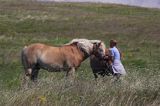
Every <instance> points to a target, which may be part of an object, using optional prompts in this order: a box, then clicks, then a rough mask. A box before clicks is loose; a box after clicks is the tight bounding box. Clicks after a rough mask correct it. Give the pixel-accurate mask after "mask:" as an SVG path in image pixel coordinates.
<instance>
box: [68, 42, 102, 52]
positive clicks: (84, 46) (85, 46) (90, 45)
mask: <svg viewBox="0 0 160 106" xmlns="http://www.w3.org/2000/svg"><path fill="white" fill-rule="evenodd" d="M75 42H78V44H77V45H78V47H79V48H81V49H83V50H85V52H86V53H88V54H90V52H91V50H92V49H93V44H94V43H101V47H102V48H103V50H104V51H105V44H104V43H103V42H102V41H101V40H88V39H73V40H72V41H70V42H69V43H67V44H66V45H70V44H72V43H75Z"/></svg>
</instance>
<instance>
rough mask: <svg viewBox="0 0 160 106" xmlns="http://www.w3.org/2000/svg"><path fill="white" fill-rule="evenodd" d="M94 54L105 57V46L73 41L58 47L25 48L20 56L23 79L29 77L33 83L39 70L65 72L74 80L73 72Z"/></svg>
mask: <svg viewBox="0 0 160 106" xmlns="http://www.w3.org/2000/svg"><path fill="white" fill-rule="evenodd" d="M94 54H96V55H98V56H99V57H103V56H104V55H105V45H104V43H103V42H102V41H100V40H87V39H73V40H72V41H71V42H69V43H68V44H65V45H63V46H59V47H55V46H48V45H45V44H41V43H36V44H31V45H29V46H25V47H24V48H23V50H22V55H21V59H22V64H23V66H24V70H25V79H26V78H27V79H28V77H29V78H30V79H31V80H32V81H35V80H36V79H37V76H38V72H39V70H40V69H41V68H42V69H45V70H48V71H49V72H60V71H66V76H71V78H72V79H74V74H75V70H76V69H77V68H78V67H79V66H80V64H81V62H83V61H84V60H85V59H87V58H88V57H89V56H91V55H94Z"/></svg>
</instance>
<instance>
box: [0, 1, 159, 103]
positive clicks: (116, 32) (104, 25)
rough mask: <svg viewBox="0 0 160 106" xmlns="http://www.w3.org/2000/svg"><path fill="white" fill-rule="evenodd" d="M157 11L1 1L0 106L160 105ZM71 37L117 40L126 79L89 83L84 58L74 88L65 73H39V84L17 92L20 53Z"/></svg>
mask: <svg viewBox="0 0 160 106" xmlns="http://www.w3.org/2000/svg"><path fill="white" fill-rule="evenodd" d="M159 28H160V10H158V9H147V8H138V7H129V6H123V5H107V4H99V3H38V2H33V1H32V2H29V1H24V0H20V1H19V0H1V1H0V93H1V97H0V105H2V106H4V105H7V106H17V105H19V106H20V105H24V106H28V105H32V106H34V105H50V106H51V105H52V106H77V105H82V106H99V105H103V106H129V105H131V106H158V105H160V101H159V100H160V71H159V70H160V64H159V61H160V55H159V53H160V43H159V41H160V35H159V34H160V30H159ZM73 38H88V39H100V40H103V41H104V42H105V44H106V46H107V47H108V46H109V44H108V43H109V40H110V39H116V40H117V41H118V47H119V49H120V50H121V51H122V52H123V54H124V57H123V64H124V66H125V68H126V71H127V76H126V77H125V78H124V79H122V81H121V82H116V83H114V82H113V81H112V80H113V79H112V77H105V78H100V79H99V80H98V82H95V81H94V76H93V74H92V71H91V69H90V66H89V60H86V61H85V62H83V63H82V65H81V67H80V68H79V69H78V70H77V73H76V80H75V84H74V85H67V84H68V82H66V81H65V73H49V72H47V71H44V70H40V73H39V77H38V80H39V82H38V84H37V85H33V84H30V85H31V87H30V88H29V89H27V90H25V89H22V88H21V87H20V85H21V78H22V74H23V67H22V65H21V61H20V60H21V59H20V53H21V50H22V48H23V47H24V46H25V45H29V44H31V43H35V42H41V43H45V44H49V45H63V44H65V43H67V42H69V41H70V40H72V39H73Z"/></svg>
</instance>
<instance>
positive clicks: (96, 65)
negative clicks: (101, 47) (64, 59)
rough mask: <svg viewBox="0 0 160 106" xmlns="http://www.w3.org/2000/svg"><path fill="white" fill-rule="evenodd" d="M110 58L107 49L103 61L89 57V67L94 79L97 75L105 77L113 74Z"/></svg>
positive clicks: (94, 56)
mask: <svg viewBox="0 0 160 106" xmlns="http://www.w3.org/2000/svg"><path fill="white" fill-rule="evenodd" d="M111 64H112V57H111V56H110V52H109V49H107V48H106V49H105V57H104V58H103V59H101V58H99V57H98V56H96V55H92V56H90V66H91V68H92V72H93V74H94V77H95V79H96V78H98V75H101V76H103V77H104V76H105V75H110V74H113V71H112V66H111Z"/></svg>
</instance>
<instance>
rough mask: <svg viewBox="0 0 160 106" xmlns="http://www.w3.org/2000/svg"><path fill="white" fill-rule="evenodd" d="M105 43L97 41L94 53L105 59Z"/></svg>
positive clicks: (94, 44)
mask: <svg viewBox="0 0 160 106" xmlns="http://www.w3.org/2000/svg"><path fill="white" fill-rule="evenodd" d="M105 53H106V51H105V45H104V43H103V42H95V43H93V52H92V54H93V55H95V56H96V57H98V58H99V59H103V58H104V56H105Z"/></svg>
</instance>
